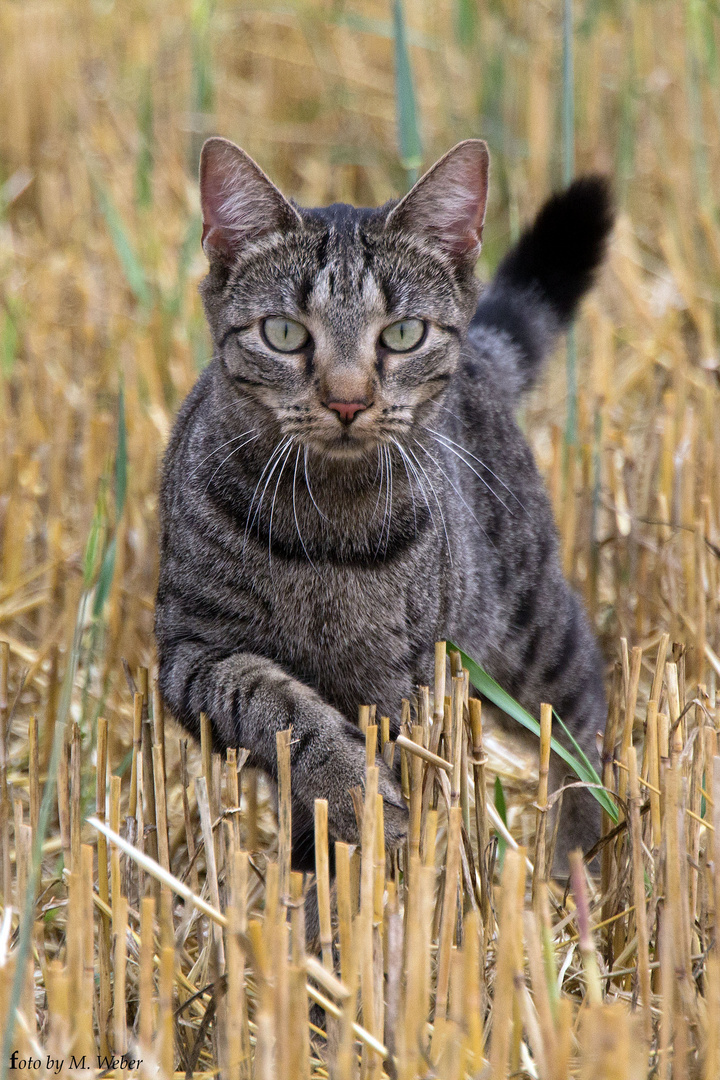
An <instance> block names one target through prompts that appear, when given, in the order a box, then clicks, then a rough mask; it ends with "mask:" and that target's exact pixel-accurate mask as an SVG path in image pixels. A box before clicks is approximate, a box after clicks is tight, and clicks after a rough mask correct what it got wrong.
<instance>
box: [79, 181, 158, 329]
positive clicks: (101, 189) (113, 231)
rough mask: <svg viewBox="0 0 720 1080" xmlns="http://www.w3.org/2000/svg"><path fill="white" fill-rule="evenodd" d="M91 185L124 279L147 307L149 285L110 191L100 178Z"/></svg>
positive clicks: (140, 302) (143, 305) (149, 295)
mask: <svg viewBox="0 0 720 1080" xmlns="http://www.w3.org/2000/svg"><path fill="white" fill-rule="evenodd" d="M93 186H94V188H95V197H96V198H97V201H98V204H99V206H100V210H101V212H102V216H103V217H104V218H105V224H106V225H107V228H108V232H109V233H110V239H111V240H112V242H113V246H114V248H115V252H116V254H117V257H118V259H119V260H120V265H121V266H122V268H123V273H124V274H125V280H126V281H127V283H128V285H129V286H130V289H131V290H132V293H133V295H134V297H135V299H136V300H137V301H138V303H139V304H140V305H141V306H142V307H144V308H149V307H150V305H151V302H152V296H151V292H150V286H149V285H148V281H147V278H146V276H145V271H144V269H143V267H142V263H141V262H140V260H139V259H138V257H137V254H136V252H135V249H134V247H133V245H132V243H131V242H130V237H129V236H128V233H127V229H126V228H125V224H124V222H123V220H122V218H121V216H120V212H119V211H118V208H117V207H116V205H115V203H114V202H113V199H112V196H111V195H110V192H109V191H108V189H107V188H106V187H105V185H104V184H103V183H102V182H101V181H100V180H98V179H97V178H95V179H94V181H93Z"/></svg>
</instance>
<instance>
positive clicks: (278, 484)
mask: <svg viewBox="0 0 720 1080" xmlns="http://www.w3.org/2000/svg"><path fill="white" fill-rule="evenodd" d="M292 444H293V440H292V439H291V440H290V445H289V446H288V449H287V453H286V454H285V457H284V458H283V463H282V465H281V466H280V472H279V473H278V478H277V482H276V484H275V490H274V491H273V497H272V502H271V503H270V524H269V526H268V565H269V567H270V574H271V575H272V523H273V514H274V512H275V499H276V498H277V493H278V488H279V487H280V481H281V480H282V474H283V472H284V470H285V466H286V465H287V463H288V458H289V457H290V454H291V453H292ZM298 449H299V448H298ZM293 494H294V492H293ZM261 501H262V500H261ZM258 525H259V522H258Z"/></svg>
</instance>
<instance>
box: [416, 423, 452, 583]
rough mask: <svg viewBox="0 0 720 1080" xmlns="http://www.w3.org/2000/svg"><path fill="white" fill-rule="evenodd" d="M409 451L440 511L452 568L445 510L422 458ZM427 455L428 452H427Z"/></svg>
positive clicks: (421, 446)
mask: <svg viewBox="0 0 720 1080" xmlns="http://www.w3.org/2000/svg"><path fill="white" fill-rule="evenodd" d="M415 442H417V439H415ZM418 446H419V447H420V448H421V449H422V450H425V447H424V446H423V445H422V443H418ZM407 451H408V453H409V454H411V455H412V458H413V460H414V461H415V462H416V464H417V466H418V468H419V469H420V471H421V473H422V474H423V476H424V477H425V479H426V480H427V482H428V484H429V485H430V490H431V491H432V493H433V498H434V499H435V502H436V503H437V508H438V510H439V511H440V520H441V521H442V527H443V532H444V533H445V544H446V546H447V553H448V558H449V560H450V565H451V566H452V564H453V558H452V551H451V550H450V538H449V536H448V531H447V525H446V524H445V515H444V514H443V508H442V506H441V504H440V500H439V498H438V495H437V492H436V490H435V485H434V484H433V482H432V480H431V479H430V477H429V476H428V474H427V470H426V469H425V466H424V465H423V463H422V462H421V461H420V458H419V457H418V456H417V454H416V453H415V451H414V450H411V449H410V447H409V446H408V447H407ZM426 453H427V451H426Z"/></svg>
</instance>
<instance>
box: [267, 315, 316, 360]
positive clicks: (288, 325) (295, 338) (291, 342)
mask: <svg viewBox="0 0 720 1080" xmlns="http://www.w3.org/2000/svg"><path fill="white" fill-rule="evenodd" d="M262 331H263V336H264V338H265V340H266V341H267V343H268V345H270V346H272V348H273V349H277V351H278V352H287V353H291V352H297V351H298V350H299V349H302V348H304V346H305V345H307V343H308V341H309V340H310V335H309V334H308V332H307V330H306V329H305V327H304V326H303V325H302V323H299V322H295V321H294V319H282V318H270V319H265V320H264V322H263V324H262Z"/></svg>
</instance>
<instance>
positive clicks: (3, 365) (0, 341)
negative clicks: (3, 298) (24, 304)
mask: <svg viewBox="0 0 720 1080" xmlns="http://www.w3.org/2000/svg"><path fill="white" fill-rule="evenodd" d="M19 344H20V334H19V332H18V328H17V322H16V319H15V318H14V317H13V312H12V311H11V309H10V305H9V304H8V305H7V307H6V308H5V309H4V310H3V311H2V312H0V374H2V375H3V376H4V377H5V378H6V379H9V378H10V376H11V375H12V373H13V368H14V367H15V361H16V359H17V355H18V347H19Z"/></svg>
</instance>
